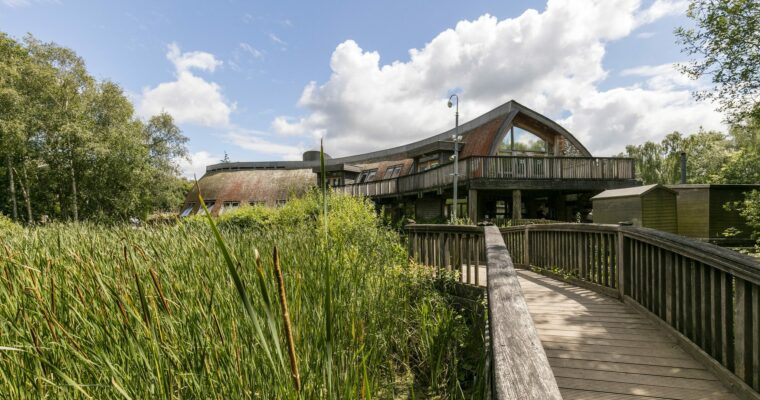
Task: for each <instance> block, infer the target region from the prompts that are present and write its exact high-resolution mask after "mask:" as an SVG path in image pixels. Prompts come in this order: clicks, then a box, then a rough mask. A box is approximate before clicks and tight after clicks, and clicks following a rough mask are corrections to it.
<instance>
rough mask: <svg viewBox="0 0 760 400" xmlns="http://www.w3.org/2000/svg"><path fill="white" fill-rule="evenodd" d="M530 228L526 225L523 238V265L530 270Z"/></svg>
mask: <svg viewBox="0 0 760 400" xmlns="http://www.w3.org/2000/svg"><path fill="white" fill-rule="evenodd" d="M528 227H530V225H525V236H524V237H523V264H525V268H530V242H529V236H530V233H529V232H528Z"/></svg>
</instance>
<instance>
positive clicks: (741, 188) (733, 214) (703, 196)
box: [668, 184, 760, 246]
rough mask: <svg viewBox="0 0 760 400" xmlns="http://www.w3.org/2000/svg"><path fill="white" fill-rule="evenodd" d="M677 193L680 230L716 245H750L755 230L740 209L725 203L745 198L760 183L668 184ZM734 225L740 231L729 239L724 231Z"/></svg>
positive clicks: (684, 234) (758, 187)
mask: <svg viewBox="0 0 760 400" xmlns="http://www.w3.org/2000/svg"><path fill="white" fill-rule="evenodd" d="M668 188H669V189H672V190H674V191H676V192H677V193H678V200H677V208H678V233H679V234H680V235H683V236H689V237H693V238H696V239H700V240H707V241H710V242H713V243H716V244H720V245H726V246H732V245H750V244H752V238H751V235H752V230H751V229H750V228H749V227H748V226H747V221H745V220H744V218H742V216H741V215H740V214H739V212H738V211H732V210H727V209H726V208H725V205H726V203H729V202H734V201H740V200H742V199H744V193H746V192H749V191H751V190H753V189H758V190H760V185H758V184H746V185H716V184H704V185H695V184H690V185H669V186H668ZM728 228H735V229H737V230H738V231H739V233H738V234H737V235H736V236H734V237H732V238H727V237H725V236H724V234H723V233H724V232H725V231H726V229H728Z"/></svg>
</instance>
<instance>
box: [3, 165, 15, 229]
mask: <svg viewBox="0 0 760 400" xmlns="http://www.w3.org/2000/svg"><path fill="white" fill-rule="evenodd" d="M5 165H6V168H7V169H8V176H9V177H10V183H9V184H8V188H9V189H10V192H11V204H12V205H13V220H14V221H18V204H17V203H16V184H15V183H14V179H13V165H11V156H10V155H7V156H5Z"/></svg>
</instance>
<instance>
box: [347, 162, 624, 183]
mask: <svg viewBox="0 0 760 400" xmlns="http://www.w3.org/2000/svg"><path fill="white" fill-rule="evenodd" d="M472 159H526V160H530V159H537V160H544V159H559V160H623V161H631V162H634V161H635V160H634V159H633V158H630V157H572V156H478V155H472V156H466V157H461V158H460V159H459V161H460V162H462V161H467V160H472ZM453 164H454V161H447V162H445V163H442V164H439V165H437V166H435V167H433V168H430V169H426V170H424V171H417V172H412V173H410V174H406V175H401V176H397V177H395V178H387V179H376V180H372V181H369V182H361V183H350V184H344V185H338V186H336V187H346V186H355V185H364V184H371V183H380V182H385V181H398V180H399V179H403V178H411V177H414V176H418V175H423V174H426V173H431V172H433V171H436V170H439V169H442V168H446V167H449V166H451V165H453Z"/></svg>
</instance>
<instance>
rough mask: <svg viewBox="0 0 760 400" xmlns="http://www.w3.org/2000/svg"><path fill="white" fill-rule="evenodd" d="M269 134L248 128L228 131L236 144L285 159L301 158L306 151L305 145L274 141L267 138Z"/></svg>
mask: <svg viewBox="0 0 760 400" xmlns="http://www.w3.org/2000/svg"><path fill="white" fill-rule="evenodd" d="M268 135H269V134H268V133H267V132H260V131H254V130H246V129H235V130H233V131H231V132H229V133H227V135H226V138H227V140H229V141H230V142H232V143H233V144H235V145H236V146H238V147H240V148H242V149H246V150H250V151H254V152H256V153H258V154H265V155H269V156H277V157H279V158H281V159H283V160H300V159H301V157H302V154H303V152H304V147H303V146H291V145H287V144H281V143H274V142H272V141H270V140H267V139H265V137H266V136H268Z"/></svg>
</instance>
